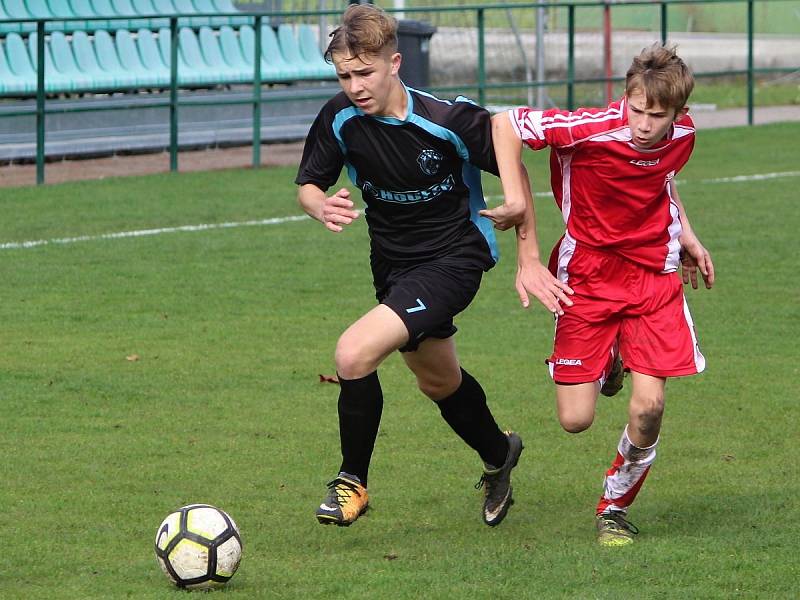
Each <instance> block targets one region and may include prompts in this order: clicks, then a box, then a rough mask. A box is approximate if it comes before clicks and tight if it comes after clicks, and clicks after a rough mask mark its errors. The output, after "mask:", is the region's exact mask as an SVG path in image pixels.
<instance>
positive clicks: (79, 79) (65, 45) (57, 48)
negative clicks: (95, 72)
mask: <svg viewBox="0 0 800 600" xmlns="http://www.w3.org/2000/svg"><path fill="white" fill-rule="evenodd" d="M50 51H51V54H52V57H53V65H54V66H55V68H56V70H58V72H59V73H62V74H63V75H64V76H65V77H67V78H69V80H70V81H71V82H72V86H73V88H74V89H76V90H90V89H94V87H95V86H96V85H97V84H96V82H95V81H94V79H93V78H92V76H91V75H90V74H88V73H84V72H83V71H82V70H81V69H80V67H79V66H78V64H77V63H76V62H75V56H74V55H73V53H72V48H71V47H70V44H69V42H67V38H66V37H65V36H64V33H63V32H61V31H54V32H53V33H51V34H50ZM48 68H49V65H48ZM46 76H47V73H46V72H45V77H46Z"/></svg>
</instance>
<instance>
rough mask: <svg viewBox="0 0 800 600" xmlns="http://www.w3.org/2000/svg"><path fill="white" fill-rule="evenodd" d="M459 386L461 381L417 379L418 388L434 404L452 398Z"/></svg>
mask: <svg viewBox="0 0 800 600" xmlns="http://www.w3.org/2000/svg"><path fill="white" fill-rule="evenodd" d="M458 386H459V381H458V380H457V379H447V378H444V377H440V378H435V379H431V378H422V377H417V387H419V391H420V392H422V393H423V394H425V395H426V396H427V397H428V398H430V399H431V400H433V401H434V402H438V401H439V400H444V399H445V398H447V397H449V396H452V395H453V393H454V392H455V391H456V390H457V389H458Z"/></svg>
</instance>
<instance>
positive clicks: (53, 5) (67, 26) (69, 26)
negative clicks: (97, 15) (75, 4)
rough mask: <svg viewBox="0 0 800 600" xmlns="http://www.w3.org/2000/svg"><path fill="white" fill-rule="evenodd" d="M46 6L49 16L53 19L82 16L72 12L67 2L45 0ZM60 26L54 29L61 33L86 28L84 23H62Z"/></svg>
mask: <svg viewBox="0 0 800 600" xmlns="http://www.w3.org/2000/svg"><path fill="white" fill-rule="evenodd" d="M47 4H48V6H49V8H50V14H51V15H52V16H53V17H57V18H62V19H69V18H71V17H81V16H83V15H79V14H78V13H76V12H74V11H73V10H72V5H71V4H70V3H69V2H64V0H47ZM60 25H61V26H60V27H56V28H55V29H60V30H62V31H77V30H81V29H86V28H87V26H88V24H87V22H86V21H62V22H61V24H60Z"/></svg>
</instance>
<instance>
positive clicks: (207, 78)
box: [158, 27, 214, 87]
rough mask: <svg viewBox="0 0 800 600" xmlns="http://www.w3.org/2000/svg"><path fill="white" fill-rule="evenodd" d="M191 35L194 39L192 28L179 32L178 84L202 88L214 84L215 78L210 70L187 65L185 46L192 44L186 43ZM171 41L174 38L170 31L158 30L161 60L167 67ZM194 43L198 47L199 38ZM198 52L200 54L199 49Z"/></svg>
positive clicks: (183, 28) (185, 28)
mask: <svg viewBox="0 0 800 600" xmlns="http://www.w3.org/2000/svg"><path fill="white" fill-rule="evenodd" d="M184 32H186V33H184ZM189 34H191V35H192V37H194V33H193V32H192V30H191V28H188V27H181V29H180V31H179V32H178V40H179V47H178V82H179V83H180V84H181V85H187V86H198V87H202V86H203V85H207V84H210V83H212V82H213V80H214V78H213V77H212V76H211V74H210V73H209V71H208V69H203V68H202V67H200V66H198V67H195V66H194V65H189V64H188V63H187V61H186V50H185V48H184V47H183V46H185V45H187V44H189V43H191V42H187V41H186V40H187V39H188V35H189ZM171 40H172V36H171V35H170V31H169V29H166V28H163V29H159V30H158V47H159V49H160V50H161V58H162V59H163V60H164V63H165V64H167V65H169V63H170V49H171ZM194 42H195V45H196V44H197V38H194ZM197 52H198V54H199V48H198V50H197ZM194 58H196V57H195V56H192V59H194ZM195 64H196V63H195Z"/></svg>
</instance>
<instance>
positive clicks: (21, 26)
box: [0, 0, 36, 33]
mask: <svg viewBox="0 0 800 600" xmlns="http://www.w3.org/2000/svg"><path fill="white" fill-rule="evenodd" d="M0 6H2V7H3V10H4V11H5V14H6V15H7V16H8V18H9V19H32V18H33V17H32V16H31V13H30V12H28V9H27V8H26V6H25V2H24V0H0ZM8 26H9V27H13V28H14V31H18V32H20V33H28V32H30V31H36V23H31V22H28V23H9V24H8Z"/></svg>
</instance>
